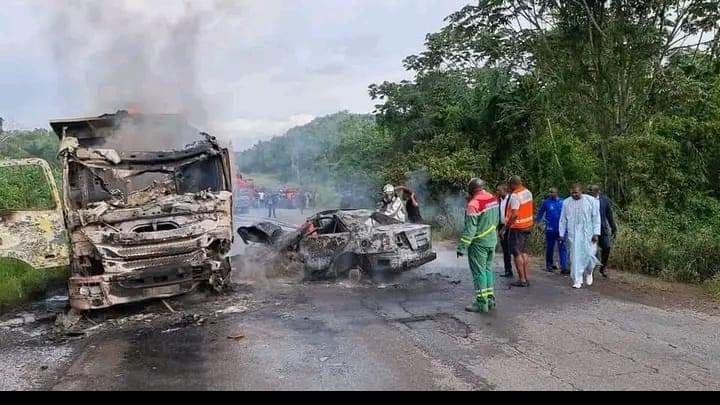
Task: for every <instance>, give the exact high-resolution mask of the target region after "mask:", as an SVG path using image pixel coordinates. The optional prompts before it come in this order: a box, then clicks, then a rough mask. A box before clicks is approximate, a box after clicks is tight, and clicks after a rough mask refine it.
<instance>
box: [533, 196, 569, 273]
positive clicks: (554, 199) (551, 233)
mask: <svg viewBox="0 0 720 405" xmlns="http://www.w3.org/2000/svg"><path fill="white" fill-rule="evenodd" d="M562 206H563V200H561V199H560V196H558V190H557V188H555V187H552V188H551V189H550V190H549V194H548V196H547V198H545V200H544V201H543V204H542V206H541V207H540V210H538V213H537V215H536V216H535V221H537V222H540V221H542V220H543V217H544V218H545V270H547V271H548V272H550V273H552V271H553V270H554V268H555V264H554V262H555V260H554V256H555V242H558V253H559V256H560V268H561V269H562V274H570V270H568V266H567V249H566V248H565V242H563V241H561V240H560V232H559V229H560V228H559V226H560V213H561V211H562Z"/></svg>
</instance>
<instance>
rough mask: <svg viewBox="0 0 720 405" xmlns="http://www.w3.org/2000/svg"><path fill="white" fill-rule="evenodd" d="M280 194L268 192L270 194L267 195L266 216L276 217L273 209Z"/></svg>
mask: <svg viewBox="0 0 720 405" xmlns="http://www.w3.org/2000/svg"><path fill="white" fill-rule="evenodd" d="M279 200H280V196H279V195H278V193H275V192H273V193H270V195H269V196H268V197H267V207H268V218H277V213H276V212H275V209H276V207H277V205H278V203H279Z"/></svg>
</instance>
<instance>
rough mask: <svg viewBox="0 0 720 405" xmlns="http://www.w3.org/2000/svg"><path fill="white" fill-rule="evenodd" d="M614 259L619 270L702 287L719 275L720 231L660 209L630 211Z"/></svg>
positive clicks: (706, 224) (646, 208) (647, 208)
mask: <svg viewBox="0 0 720 405" xmlns="http://www.w3.org/2000/svg"><path fill="white" fill-rule="evenodd" d="M627 214H628V215H626V217H627V221H626V222H625V223H623V224H620V225H619V226H620V234H619V236H618V239H617V241H616V243H615V249H614V252H613V254H612V255H611V259H612V264H613V265H614V266H616V267H617V268H619V269H622V270H626V271H635V272H640V273H645V274H649V275H654V276H660V277H662V278H664V279H667V280H671V281H682V282H692V283H701V282H704V281H706V280H710V279H713V278H715V277H717V275H718V274H720V229H718V226H717V225H716V224H713V223H712V222H706V223H696V222H694V221H691V220H689V219H688V217H687V216H685V215H682V214H675V213H672V212H670V211H667V210H664V209H662V208H658V207H650V206H640V205H638V204H636V205H633V206H631V207H630V208H629V210H628V212H627Z"/></svg>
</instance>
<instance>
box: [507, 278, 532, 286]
mask: <svg viewBox="0 0 720 405" xmlns="http://www.w3.org/2000/svg"><path fill="white" fill-rule="evenodd" d="M510 285H511V286H513V287H530V282H529V281H520V280H518V281H515V282H512V283H510Z"/></svg>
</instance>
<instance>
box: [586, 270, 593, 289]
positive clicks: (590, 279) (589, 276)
mask: <svg viewBox="0 0 720 405" xmlns="http://www.w3.org/2000/svg"><path fill="white" fill-rule="evenodd" d="M592 283H593V274H592V272H590V273H588V274H587V276H585V284H587V285H588V287H589V286H591V285H592Z"/></svg>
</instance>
